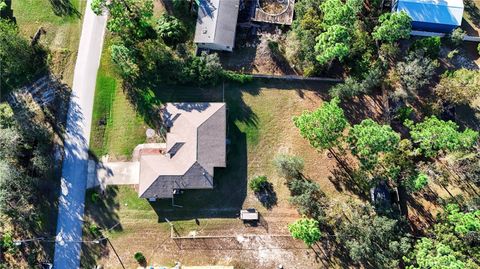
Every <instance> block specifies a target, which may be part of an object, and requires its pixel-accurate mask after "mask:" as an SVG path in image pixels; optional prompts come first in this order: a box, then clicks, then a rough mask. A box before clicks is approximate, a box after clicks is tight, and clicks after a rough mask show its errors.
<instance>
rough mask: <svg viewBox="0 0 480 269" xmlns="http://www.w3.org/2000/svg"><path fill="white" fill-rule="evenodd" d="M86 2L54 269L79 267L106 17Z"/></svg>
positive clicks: (62, 183) (67, 140)
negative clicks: (89, 151) (89, 159)
mask: <svg viewBox="0 0 480 269" xmlns="http://www.w3.org/2000/svg"><path fill="white" fill-rule="evenodd" d="M90 3H91V0H88V1H87V6H86V11H85V15H84V18H83V28H82V35H81V38H80V46H79V49H78V55H77V62H76V65H75V71H74V78H73V89H72V97H71V100H70V105H69V108H68V115H67V129H66V137H65V157H64V160H63V166H62V178H61V181H62V182H61V194H60V197H59V208H58V220H57V235H56V242H55V257H54V268H55V269H74V268H79V267H80V251H81V246H82V243H81V241H82V225H83V213H84V209H85V189H86V185H87V165H88V142H89V140H90V127H91V123H92V110H93V97H94V93H95V83H96V78H97V71H98V67H99V65H100V55H101V52H102V46H103V39H104V35H105V28H106V21H107V17H106V16H96V15H95V14H94V13H93V12H92V11H91V9H90Z"/></svg>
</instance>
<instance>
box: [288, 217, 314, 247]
mask: <svg viewBox="0 0 480 269" xmlns="http://www.w3.org/2000/svg"><path fill="white" fill-rule="evenodd" d="M318 226H319V223H318V221H316V220H314V219H307V218H303V219H299V220H297V221H295V222H294V223H292V224H289V225H288V230H289V231H290V233H291V234H292V237H293V238H295V239H300V240H302V241H303V242H305V244H306V245H307V246H309V247H310V246H312V245H313V244H315V242H317V241H318V240H320V237H321V236H322V233H321V232H320V228H319V227H318Z"/></svg>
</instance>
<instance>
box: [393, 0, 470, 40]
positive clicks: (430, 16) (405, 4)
mask: <svg viewBox="0 0 480 269" xmlns="http://www.w3.org/2000/svg"><path fill="white" fill-rule="evenodd" d="M392 9H393V11H396V12H400V11H405V12H406V13H407V14H408V15H409V16H410V17H411V18H412V28H413V29H414V30H420V31H428V32H441V33H449V32H451V31H452V30H454V29H455V28H456V27H458V26H460V25H461V24H462V17H463V9H464V6H463V0H394V4H393V6H392Z"/></svg>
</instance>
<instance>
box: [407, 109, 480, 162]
mask: <svg viewBox="0 0 480 269" xmlns="http://www.w3.org/2000/svg"><path fill="white" fill-rule="evenodd" d="M405 125H406V126H407V127H408V128H409V129H410V135H411V136H412V140H413V142H414V143H416V144H418V147H419V148H420V150H421V151H422V153H423V154H424V155H425V156H426V157H436V156H437V155H438V154H440V153H445V152H450V151H458V150H469V149H471V148H472V147H473V146H474V145H475V143H476V142H477V139H478V132H476V131H473V130H471V129H468V128H467V129H466V130H464V131H463V132H460V131H459V130H458V125H457V124H456V123H454V122H452V121H443V120H440V119H438V118H437V117H435V116H432V117H428V118H426V119H425V120H424V121H422V122H419V123H417V124H414V123H413V122H412V121H411V120H407V121H406V122H405Z"/></svg>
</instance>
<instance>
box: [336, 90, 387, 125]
mask: <svg viewBox="0 0 480 269" xmlns="http://www.w3.org/2000/svg"><path fill="white" fill-rule="evenodd" d="M386 104H387V98H385V96H383V94H382V93H381V92H377V93H372V94H371V95H368V96H367V95H361V96H356V97H354V98H352V99H351V100H349V101H348V102H342V103H341V104H340V106H341V107H342V108H343V111H344V112H345V116H346V117H347V119H348V121H349V122H350V123H351V124H358V123H360V122H361V121H362V120H364V119H367V118H370V119H373V120H374V121H376V122H385V121H386V115H385V114H386V113H385V112H386V111H387V108H386Z"/></svg>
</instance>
